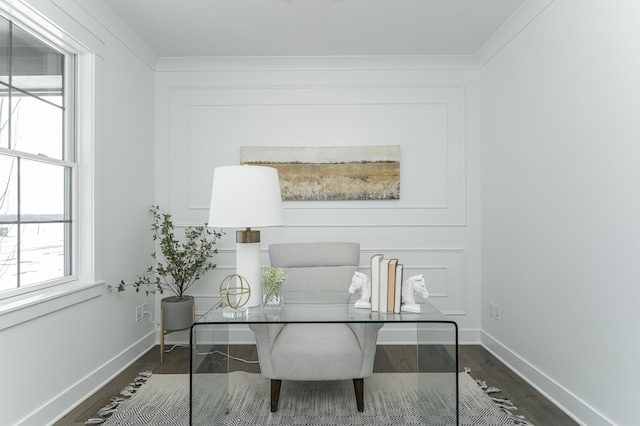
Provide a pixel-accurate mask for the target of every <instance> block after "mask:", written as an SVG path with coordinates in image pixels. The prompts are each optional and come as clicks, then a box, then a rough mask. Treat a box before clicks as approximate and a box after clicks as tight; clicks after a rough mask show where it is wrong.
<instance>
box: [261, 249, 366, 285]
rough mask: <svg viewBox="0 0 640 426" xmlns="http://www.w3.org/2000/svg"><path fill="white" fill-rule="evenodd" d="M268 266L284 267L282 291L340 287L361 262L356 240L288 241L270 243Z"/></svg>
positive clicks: (345, 283)
mask: <svg viewBox="0 0 640 426" xmlns="http://www.w3.org/2000/svg"><path fill="white" fill-rule="evenodd" d="M269 259H270V261H271V266H273V267H278V268H283V269H284V271H285V273H286V274H287V279H286V280H285V281H284V282H283V283H282V289H283V290H284V291H343V292H345V294H347V293H346V292H347V290H348V289H349V286H350V285H351V279H352V278H353V273H354V272H355V271H357V270H358V266H359V263H360V244H358V243H349V242H345V243H342V242H340V243H327V242H320V243H287V244H271V245H270V246H269Z"/></svg>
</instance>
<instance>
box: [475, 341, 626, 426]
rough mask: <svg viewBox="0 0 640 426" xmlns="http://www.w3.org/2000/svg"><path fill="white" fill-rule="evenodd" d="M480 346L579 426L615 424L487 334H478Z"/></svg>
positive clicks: (607, 425)
mask: <svg viewBox="0 0 640 426" xmlns="http://www.w3.org/2000/svg"><path fill="white" fill-rule="evenodd" d="M481 344H482V346H484V347H485V348H486V349H487V350H488V351H489V352H491V353H492V354H493V355H494V356H495V357H496V358H498V359H499V360H500V361H501V362H502V363H504V364H505V365H506V366H508V367H509V368H510V369H511V370H513V371H514V372H515V373H516V374H518V375H519V376H520V377H521V378H522V379H523V380H525V381H526V382H527V383H529V384H530V385H531V386H533V387H534V388H535V389H536V390H537V391H538V392H540V393H541V394H542V395H544V396H545V397H546V398H547V399H548V400H550V401H551V402H553V403H554V404H555V405H556V406H557V407H558V408H560V409H561V410H562V411H564V412H565V413H566V414H567V415H568V416H569V417H571V418H572V419H573V420H575V421H576V422H577V423H578V424H580V425H589V426H600V425H602V426H610V425H613V424H614V423H613V422H612V421H611V420H609V419H607V418H606V417H605V416H604V415H602V414H601V413H599V412H598V411H597V410H595V409H594V408H593V407H591V406H590V405H589V404H587V403H586V402H585V401H583V400H582V399H580V398H579V397H578V396H576V395H575V394H573V393H572V392H571V391H569V390H568V389H567V388H565V387H563V386H562V385H560V384H559V383H558V382H556V381H555V380H553V379H552V378H550V377H548V376H546V375H545V374H544V373H543V372H542V371H540V370H539V369H538V368H536V367H535V366H534V365H532V364H531V363H529V362H528V361H527V360H526V359H524V358H523V357H521V356H519V355H518V354H516V353H515V352H513V351H512V350H510V349H509V348H508V347H506V346H504V345H503V344H502V343H500V342H499V341H498V340H496V339H494V338H493V337H492V336H491V335H489V334H487V333H486V332H482V334H481Z"/></svg>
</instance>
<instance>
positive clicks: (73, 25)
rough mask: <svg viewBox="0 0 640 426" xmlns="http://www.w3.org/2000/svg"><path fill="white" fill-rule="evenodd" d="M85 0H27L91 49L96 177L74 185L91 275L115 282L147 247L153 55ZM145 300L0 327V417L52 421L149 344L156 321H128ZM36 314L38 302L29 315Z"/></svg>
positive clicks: (106, 302) (85, 306)
mask: <svg viewBox="0 0 640 426" xmlns="http://www.w3.org/2000/svg"><path fill="white" fill-rule="evenodd" d="M82 3H86V4H84V5H83V6H86V7H89V9H88V10H85V9H82V8H81V6H80V5H79V3H76V2H75V1H71V0H60V1H57V0H56V1H52V0H33V1H31V2H30V3H29V4H30V6H31V7H33V9H34V10H31V11H28V14H30V15H31V16H32V17H35V18H37V19H40V18H42V16H39V15H40V14H42V15H44V16H46V17H47V18H46V19H47V20H48V21H50V23H52V24H53V25H54V26H57V27H58V28H62V29H63V30H64V31H65V32H68V33H70V34H71V35H72V36H73V38H74V39H75V40H76V41H77V42H78V43H79V44H82V45H85V46H86V47H87V48H88V49H89V50H92V51H94V52H96V53H97V56H96V59H95V79H96V83H97V86H96V87H92V88H90V90H92V91H94V93H93V96H94V97H95V102H96V116H95V139H96V146H95V150H94V154H95V163H96V165H95V167H96V171H97V174H96V177H95V181H94V182H91V181H83V182H80V185H81V186H83V187H84V186H85V185H94V186H95V189H96V191H95V195H96V199H95V200H94V201H93V203H94V205H95V216H96V223H97V225H98V227H97V229H96V247H95V254H96V256H97V259H96V271H97V274H96V276H95V279H96V281H98V282H99V281H100V280H104V281H105V282H106V283H107V284H114V283H117V282H118V281H119V280H120V279H121V278H125V279H131V278H132V277H133V276H134V274H135V273H138V272H141V271H142V269H141V268H142V265H146V264H147V263H148V261H149V257H148V254H149V253H150V252H151V251H152V248H153V245H152V244H151V238H150V235H149V231H148V228H149V216H148V214H147V208H148V206H149V205H151V204H152V203H153V202H154V155H153V152H154V145H153V144H154V138H153V132H154V127H153V118H154V116H153V109H154V103H153V102H154V91H153V69H152V65H153V63H151V64H149V59H150V58H151V59H152V58H153V57H152V55H148V56H145V55H144V52H145V49H144V47H143V48H142V49H140V48H139V40H137V39H136V38H135V37H131V36H129V35H128V33H127V32H126V31H123V30H122V29H121V28H120V27H119V25H120V23H119V22H118V21H117V20H115V19H114V17H113V16H112V14H111V13H110V12H109V11H108V10H104V9H100V5H99V2H82ZM19 5H21V4H18V3H16V2H12V6H13V7H18V6H19ZM22 9H23V10H27V9H28V7H27V8H22ZM114 30H115V31H114ZM112 31H114V32H116V33H118V37H119V38H115V37H114V35H113V33H112ZM127 46H130V47H127ZM132 49H137V51H138V52H143V54H142V55H140V54H139V53H134V50H132ZM143 59H144V60H143ZM69 299H71V298H70V297H62V298H60V299H59V300H60V303H62V304H66V303H67V302H68V301H69ZM144 300H145V298H144V297H143V296H140V295H137V296H134V294H126V295H115V294H109V293H106V292H104V293H103V294H102V295H101V296H98V297H95V298H92V299H90V300H87V301H83V302H81V303H77V304H74V305H72V306H69V307H66V308H63V309H59V310H54V311H53V312H51V313H48V314H45V315H43V316H38V315H37V314H36V315H35V318H33V319H31V320H27V321H24V322H21V323H19V324H17V325H14V326H12V327H9V328H5V329H3V330H1V331H0V347H1V348H2V351H1V355H0V357H1V358H0V359H1V361H0V369H1V373H0V376H1V377H2V386H0V407H1V408H0V411H1V412H2V420H1V421H0V422H2V424H5V425H13V424H21V425H36V426H41V425H44V424H49V423H50V422H52V421H53V420H54V419H55V418H57V417H58V416H60V415H61V414H63V413H64V412H65V411H66V410H68V409H69V407H71V406H73V405H74V404H77V403H78V402H79V401H81V400H82V399H83V398H85V397H86V396H87V395H89V394H91V393H92V392H93V391H94V390H95V389H97V388H99V387H101V386H102V385H103V384H104V382H105V381H106V380H107V379H108V378H110V377H112V376H113V375H115V374H116V373H117V372H118V371H119V370H120V369H121V368H123V367H124V366H125V365H127V364H128V363H130V362H131V361H132V360H133V359H135V358H136V357H137V356H138V355H139V354H140V353H142V352H143V351H144V350H145V349H147V348H148V347H149V346H150V345H152V344H153V343H154V342H155V334H154V333H153V326H152V325H151V324H150V323H149V322H140V323H136V322H135V321H134V306H135V305H137V304H140V303H141V302H142V301H144ZM151 305H152V306H153V302H152V301H151ZM38 310H39V307H38V306H37V305H36V306H35V307H34V306H32V307H31V308H30V311H29V312H36V313H37V312H38Z"/></svg>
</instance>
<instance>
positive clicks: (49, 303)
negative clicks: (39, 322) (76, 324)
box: [0, 281, 104, 330]
mask: <svg viewBox="0 0 640 426" xmlns="http://www.w3.org/2000/svg"><path fill="white" fill-rule="evenodd" d="M103 286H104V282H102V281H100V282H96V283H91V284H87V283H82V284H81V283H75V284H66V285H64V284H63V285H60V286H56V287H51V288H49V289H46V290H42V291H36V292H33V293H28V294H24V295H21V296H16V297H10V298H8V299H5V300H1V301H0V330H4V329H5V328H9V327H13V326H14V325H18V324H21V323H23V322H27V321H30V320H32V319H35V318H38V317H41V316H43V315H47V314H50V313H51V312H55V311H58V310H60V309H64V308H67V307H69V306H72V305H75V304H76V303H81V302H84V301H86V300H89V299H93V298H94V297H99V296H100V295H102V288H103Z"/></svg>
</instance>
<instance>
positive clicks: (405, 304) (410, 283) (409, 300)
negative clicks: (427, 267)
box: [400, 274, 429, 314]
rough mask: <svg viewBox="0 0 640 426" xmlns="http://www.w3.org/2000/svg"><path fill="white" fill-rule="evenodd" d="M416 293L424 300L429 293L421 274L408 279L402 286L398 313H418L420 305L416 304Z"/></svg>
mask: <svg viewBox="0 0 640 426" xmlns="http://www.w3.org/2000/svg"><path fill="white" fill-rule="evenodd" d="M416 293H418V294H419V295H420V296H422V298H423V299H424V300H427V299H428V298H429V292H428V291H427V286H426V285H425V283H424V278H422V274H420V275H414V276H412V277H409V278H407V280H406V281H405V282H404V284H402V306H401V307H400V312H414V313H417V314H419V313H420V305H418V304H417V303H416V295H415V294H416Z"/></svg>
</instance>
